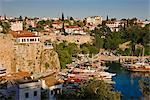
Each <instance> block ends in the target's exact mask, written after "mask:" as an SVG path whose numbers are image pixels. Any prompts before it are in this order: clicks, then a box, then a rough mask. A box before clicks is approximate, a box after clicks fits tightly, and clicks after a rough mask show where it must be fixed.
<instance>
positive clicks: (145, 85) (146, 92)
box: [139, 79, 150, 100]
mask: <svg viewBox="0 0 150 100" xmlns="http://www.w3.org/2000/svg"><path fill="white" fill-rule="evenodd" d="M149 81H150V80H149V79H145V80H140V81H139V86H140V88H141V91H142V94H143V96H144V97H145V100H148V98H149V96H150V87H149V86H150V82H149Z"/></svg>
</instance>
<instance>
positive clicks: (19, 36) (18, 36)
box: [11, 31, 40, 43]
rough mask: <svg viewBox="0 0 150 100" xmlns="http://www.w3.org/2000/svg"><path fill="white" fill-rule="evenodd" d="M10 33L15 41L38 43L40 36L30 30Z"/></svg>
mask: <svg viewBox="0 0 150 100" xmlns="http://www.w3.org/2000/svg"><path fill="white" fill-rule="evenodd" d="M11 34H12V35H13V37H14V39H15V41H16V42H17V43H40V37H39V36H38V35H37V34H35V33H32V32H28V31H17V32H14V31H12V32H11Z"/></svg>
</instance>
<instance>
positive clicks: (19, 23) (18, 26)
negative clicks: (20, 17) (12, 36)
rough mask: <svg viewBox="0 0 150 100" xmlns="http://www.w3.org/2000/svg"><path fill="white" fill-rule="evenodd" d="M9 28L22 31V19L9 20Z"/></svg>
mask: <svg viewBox="0 0 150 100" xmlns="http://www.w3.org/2000/svg"><path fill="white" fill-rule="evenodd" d="M10 26H11V27H10V29H11V30H12V31H22V30H23V22H22V21H13V22H11V25H10Z"/></svg>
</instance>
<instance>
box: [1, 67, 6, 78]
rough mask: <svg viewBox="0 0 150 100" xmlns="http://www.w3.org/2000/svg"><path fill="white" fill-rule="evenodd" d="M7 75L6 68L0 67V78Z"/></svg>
mask: <svg viewBox="0 0 150 100" xmlns="http://www.w3.org/2000/svg"><path fill="white" fill-rule="evenodd" d="M5 75H6V68H3V67H2V66H0V77H1V76H5Z"/></svg>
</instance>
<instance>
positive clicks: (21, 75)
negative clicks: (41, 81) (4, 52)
mask: <svg viewBox="0 0 150 100" xmlns="http://www.w3.org/2000/svg"><path fill="white" fill-rule="evenodd" d="M30 76H31V74H30V73H28V72H18V73H11V74H7V75H5V76H3V77H1V78H2V79H4V80H7V81H9V80H18V79H22V78H25V77H30Z"/></svg>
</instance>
